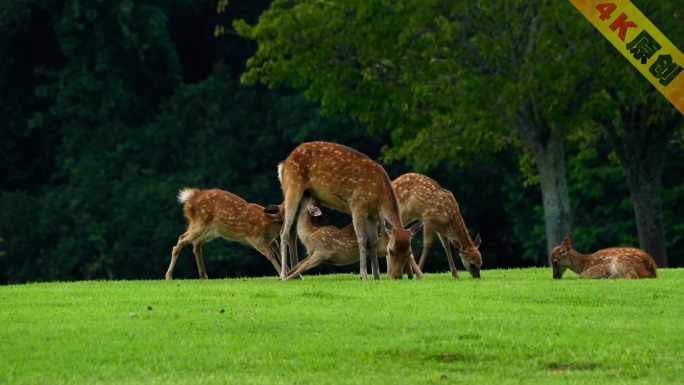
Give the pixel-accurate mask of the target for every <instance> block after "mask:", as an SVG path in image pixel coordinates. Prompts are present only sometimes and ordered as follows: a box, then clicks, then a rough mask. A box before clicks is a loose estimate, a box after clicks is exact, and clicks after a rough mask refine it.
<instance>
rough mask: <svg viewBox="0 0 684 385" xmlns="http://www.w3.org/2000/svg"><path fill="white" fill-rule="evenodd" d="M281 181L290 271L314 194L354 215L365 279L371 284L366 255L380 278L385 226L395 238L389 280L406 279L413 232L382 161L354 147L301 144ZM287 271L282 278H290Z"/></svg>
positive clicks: (283, 235) (282, 165)
mask: <svg viewBox="0 0 684 385" xmlns="http://www.w3.org/2000/svg"><path fill="white" fill-rule="evenodd" d="M278 178H279V179H280V183H281V186H282V189H283V195H284V197H285V198H284V202H283V209H284V218H283V228H282V230H281V233H280V238H281V245H280V251H281V258H282V262H281V264H283V266H285V265H284V264H285V261H286V255H287V246H288V244H289V243H290V230H291V228H292V225H293V223H294V220H295V216H296V215H297V212H298V208H299V203H300V201H301V199H302V197H303V195H304V191H306V190H308V191H309V192H310V193H311V195H312V196H314V197H315V198H316V199H318V200H319V201H320V202H321V204H323V205H324V206H328V207H330V208H333V209H336V210H339V211H342V212H345V213H350V214H351V216H352V223H353V226H354V232H355V234H356V242H357V246H358V248H359V265H360V276H361V279H364V280H365V279H368V270H367V267H366V256H367V255H369V256H370V257H371V265H372V268H373V277H374V278H375V279H380V267H379V265H378V258H377V254H376V245H377V241H378V229H377V227H378V226H377V225H378V223H379V222H382V224H383V226H384V228H385V229H386V231H387V232H388V233H389V234H390V235H389V242H388V245H387V253H388V254H387V262H388V263H387V275H388V277H390V278H401V277H402V275H403V268H404V265H405V264H406V261H407V259H409V257H410V258H412V254H411V242H410V241H411V233H410V232H409V231H408V230H406V229H404V227H403V224H402V221H401V217H400V216H399V206H398V203H397V198H396V196H395V195H394V190H392V185H391V183H390V180H389V177H388V176H387V173H386V172H385V170H384V169H383V168H382V166H380V164H378V163H377V162H375V161H373V160H372V159H370V158H369V157H368V156H366V155H364V154H362V153H360V152H358V151H356V150H354V149H351V148H349V147H346V146H343V145H340V144H336V143H328V142H308V143H303V144H301V145H299V146H298V147H297V148H295V149H294V150H293V151H292V152H291V153H290V155H289V156H288V157H287V158H286V159H285V160H284V161H282V162H281V163H280V164H279V165H278ZM286 270H287V269H285V268H283V269H282V271H281V274H280V277H281V279H285V278H286V277H287V271H286Z"/></svg>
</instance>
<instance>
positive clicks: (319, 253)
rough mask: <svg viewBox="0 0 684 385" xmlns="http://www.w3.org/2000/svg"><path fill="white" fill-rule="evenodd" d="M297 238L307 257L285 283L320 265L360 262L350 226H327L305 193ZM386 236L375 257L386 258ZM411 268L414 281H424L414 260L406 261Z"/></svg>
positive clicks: (381, 233) (381, 234)
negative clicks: (414, 276)
mask: <svg viewBox="0 0 684 385" xmlns="http://www.w3.org/2000/svg"><path fill="white" fill-rule="evenodd" d="M420 226H421V223H420V222H417V223H416V224H414V225H413V226H411V227H410V228H409V229H408V230H409V231H410V233H411V237H413V235H415V234H416V233H417V232H418V231H420ZM297 236H298V237H299V240H300V241H301V242H302V244H303V245H304V247H306V250H307V254H308V256H307V257H306V258H305V259H303V260H302V261H301V262H299V263H298V264H297V265H295V266H294V267H293V268H292V270H291V271H290V272H289V273H288V275H287V277H286V278H285V280H288V279H291V278H293V277H298V276H299V275H300V274H301V273H303V272H304V271H306V270H308V269H310V268H312V267H314V266H317V265H318V264H320V263H328V264H331V265H335V266H342V265H348V264H351V263H354V262H356V261H358V260H359V247H358V244H357V240H356V233H355V232H354V226H353V224H349V225H348V226H346V227H344V228H341V229H340V228H339V227H336V226H332V225H329V224H328V223H327V220H325V218H324V217H323V214H322V212H321V209H320V207H319V202H318V201H317V200H316V199H315V198H313V197H311V196H308V194H306V193H305V195H304V197H303V198H302V200H301V201H300V203H299V214H298V215H297ZM388 243H389V234H387V233H385V232H384V231H379V235H378V244H377V255H378V256H379V257H380V256H385V254H386V253H387V244H388ZM409 263H411V267H412V268H413V269H414V270H415V271H416V277H417V278H418V279H421V278H422V277H423V275H422V273H421V272H420V269H418V267H417V266H416V262H415V260H414V259H413V258H409Z"/></svg>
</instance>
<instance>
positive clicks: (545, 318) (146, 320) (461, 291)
mask: <svg viewBox="0 0 684 385" xmlns="http://www.w3.org/2000/svg"><path fill="white" fill-rule="evenodd" d="M683 274H684V271H682V269H661V270H660V271H659V277H658V278H657V279H653V280H639V281H637V280H633V281H629V280H580V279H578V278H577V276H576V275H568V276H567V277H565V278H563V279H562V280H553V279H551V269H550V268H543V269H542V268H533V269H512V270H484V271H483V273H482V278H481V279H479V280H476V279H470V278H464V279H461V280H460V281H454V280H453V279H452V278H451V275H450V274H427V275H426V276H425V279H424V280H422V281H408V280H403V281H386V280H385V281H381V282H360V281H359V280H358V278H357V274H335V275H326V276H317V277H309V278H307V279H305V280H303V281H292V282H279V281H278V280H277V279H276V278H275V277H267V278H250V279H230V280H210V281H200V280H179V281H172V282H164V281H113V282H112V281H109V282H103V281H90V282H73V283H40V284H29V285H11V286H3V287H0V304H2V311H0V323H1V324H2V325H3V328H2V329H0V340H2V341H3V343H2V346H1V347H0V358H2V359H1V360H0V382H1V383H4V384H17V385H20V384H37V383H50V384H72V385H74V384H93V383H98V384H121V383H126V384H138V383H139V384H187V383H194V384H295V383H296V384H367V383H374V384H399V383H411V384H436V383H449V384H452V383H458V384H483V383H484V384H504V383H526V384H549V383H553V384H624V383H630V384H671V383H677V382H679V381H680V380H681V378H682V376H684V352H683V351H682V349H681V346H682V343H684V309H683V308H682V306H681V303H682V301H684V276H683Z"/></svg>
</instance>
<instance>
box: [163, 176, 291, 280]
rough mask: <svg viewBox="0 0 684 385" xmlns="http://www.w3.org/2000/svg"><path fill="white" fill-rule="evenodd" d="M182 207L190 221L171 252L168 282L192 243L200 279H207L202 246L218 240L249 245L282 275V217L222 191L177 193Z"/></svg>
mask: <svg viewBox="0 0 684 385" xmlns="http://www.w3.org/2000/svg"><path fill="white" fill-rule="evenodd" d="M178 201H179V202H180V203H182V204H183V214H184V215H185V217H186V218H187V220H188V229H187V231H186V232H184V233H183V234H182V235H181V236H180V237H179V238H178V243H177V244H176V246H174V247H173V250H172V251H171V264H170V265H169V269H168V270H167V271H166V279H172V277H173V268H174V266H176V261H177V260H178V254H179V253H180V251H181V249H183V247H184V246H185V245H187V244H190V243H192V246H193V249H192V251H193V253H194V254H195V259H196V261H197V269H198V270H199V276H200V278H207V272H206V270H205V268H204V260H203V259H202V244H203V243H205V242H208V241H211V240H212V239H214V238H216V237H223V238H225V239H227V240H231V241H236V242H240V243H243V244H247V245H250V246H252V247H254V248H255V249H257V251H259V252H260V253H261V254H262V255H263V256H264V257H266V258H268V260H269V261H271V263H272V264H273V267H275V269H276V271H277V272H278V274H280V273H281V268H280V262H279V261H278V259H279V258H278V254H279V251H278V242H277V241H276V240H275V239H276V238H277V237H278V235H279V234H280V228H281V227H282V223H283V221H282V216H281V215H280V213H279V212H278V211H277V210H276V211H275V213H273V212H267V211H268V210H265V209H264V207H262V206H259V205H257V204H254V203H247V202H245V200H244V199H242V198H240V197H238V196H237V195H234V194H232V193H230V192H228V191H224V190H219V189H210V190H198V189H195V188H185V189H183V190H180V192H179V193H178Z"/></svg>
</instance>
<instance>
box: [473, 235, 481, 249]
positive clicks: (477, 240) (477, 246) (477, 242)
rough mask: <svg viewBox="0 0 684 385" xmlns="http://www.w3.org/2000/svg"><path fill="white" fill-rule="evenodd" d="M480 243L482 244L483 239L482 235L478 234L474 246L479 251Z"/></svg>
mask: <svg viewBox="0 0 684 385" xmlns="http://www.w3.org/2000/svg"><path fill="white" fill-rule="evenodd" d="M480 243H482V239H480V233H477V235H476V236H475V240H474V241H473V245H475V248H476V249H479V248H480Z"/></svg>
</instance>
